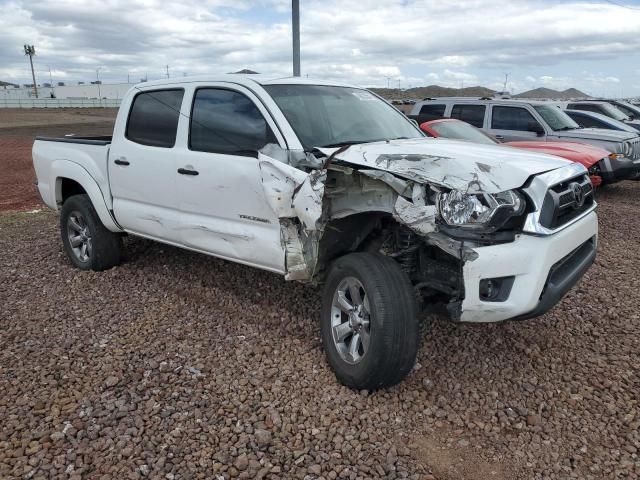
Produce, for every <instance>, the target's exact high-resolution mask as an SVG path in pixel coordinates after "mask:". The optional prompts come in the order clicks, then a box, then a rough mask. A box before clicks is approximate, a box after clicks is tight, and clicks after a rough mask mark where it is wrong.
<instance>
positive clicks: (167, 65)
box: [166, 65, 169, 78]
mask: <svg viewBox="0 0 640 480" xmlns="http://www.w3.org/2000/svg"><path fill="white" fill-rule="evenodd" d="M166 68H167V78H169V65H167V66H166Z"/></svg>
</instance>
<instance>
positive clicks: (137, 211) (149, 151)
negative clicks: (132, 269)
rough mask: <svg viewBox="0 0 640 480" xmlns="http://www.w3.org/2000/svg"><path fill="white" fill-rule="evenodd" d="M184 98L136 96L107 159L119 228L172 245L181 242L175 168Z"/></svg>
mask: <svg viewBox="0 0 640 480" xmlns="http://www.w3.org/2000/svg"><path fill="white" fill-rule="evenodd" d="M183 97H184V90H183V89H181V88H179V89H178V88H173V89H162V90H148V91H142V92H140V93H138V94H136V95H135V97H134V98H133V100H132V103H131V108H130V110H129V115H128V116H127V117H125V116H122V117H118V122H117V124H116V128H115V130H114V137H113V138H114V141H113V143H112V145H111V147H110V150H109V159H108V162H109V165H108V171H109V184H110V187H111V195H112V196H113V210H114V215H115V217H116V220H117V221H118V223H119V224H120V225H122V226H123V227H124V228H125V230H127V231H129V232H132V233H136V234H138V235H142V236H145V237H150V238H153V239H156V240H163V241H167V242H170V243H177V242H179V240H180V239H179V235H178V230H177V229H176V226H177V225H178V218H179V215H180V212H179V209H178V200H177V197H176V190H175V189H176V177H177V175H176V168H175V164H174V162H175V157H176V134H177V129H178V123H179V120H180V109H181V107H182V100H183ZM123 108H127V106H126V105H123Z"/></svg>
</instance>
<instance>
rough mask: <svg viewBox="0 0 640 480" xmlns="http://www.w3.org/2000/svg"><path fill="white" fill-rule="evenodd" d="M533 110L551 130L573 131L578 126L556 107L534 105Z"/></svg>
mask: <svg viewBox="0 0 640 480" xmlns="http://www.w3.org/2000/svg"><path fill="white" fill-rule="evenodd" d="M533 108H534V109H535V111H536V112H538V113H539V114H540V116H541V117H542V118H544V121H545V122H547V125H549V126H550V127H551V130H554V131H558V130H574V129H576V128H580V126H579V125H578V124H577V123H576V122H574V121H573V119H572V118H571V117H570V116H569V115H567V114H566V113H564V112H563V111H562V110H560V108H559V107H557V106H556V105H534V106H533Z"/></svg>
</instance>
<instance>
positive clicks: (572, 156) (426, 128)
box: [420, 118, 609, 187]
mask: <svg viewBox="0 0 640 480" xmlns="http://www.w3.org/2000/svg"><path fill="white" fill-rule="evenodd" d="M420 129H421V130H422V131H423V132H424V133H426V134H427V135H429V136H430V137H443V138H451V139H454V140H464V141H467V142H473V143H484V144H491V145H508V146H510V147H516V148H524V149H527V150H535V151H536V152H541V153H547V154H549V155H555V156H557V157H562V158H564V159H566V160H570V161H572V162H577V163H581V164H582V165H584V166H585V168H586V169H587V170H589V176H590V177H591V183H593V186H594V187H597V186H599V185H601V184H602V177H601V176H600V168H599V167H598V162H600V161H601V160H604V159H606V158H607V157H608V156H609V152H607V151H606V150H603V149H602V148H599V147H594V146H593V145H586V144H584V143H576V142H540V141H538V142H536V141H530V142H506V143H499V142H497V141H496V140H494V139H493V138H491V137H490V136H489V135H487V134H486V133H484V132H483V131H482V130H480V129H479V128H476V127H474V126H473V125H469V124H468V123H466V122H463V121H462V120H457V119H455V118H440V119H438V120H431V121H429V122H424V123H422V124H420Z"/></svg>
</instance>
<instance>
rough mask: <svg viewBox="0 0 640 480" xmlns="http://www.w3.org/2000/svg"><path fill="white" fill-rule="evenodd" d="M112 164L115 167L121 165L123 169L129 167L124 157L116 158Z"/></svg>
mask: <svg viewBox="0 0 640 480" xmlns="http://www.w3.org/2000/svg"><path fill="white" fill-rule="evenodd" d="M113 163H115V164H116V165H123V166H125V167H126V166H127V165H130V163H129V161H128V160H127V159H126V158H124V157H120V158H116V159H115V160H114V162H113Z"/></svg>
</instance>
